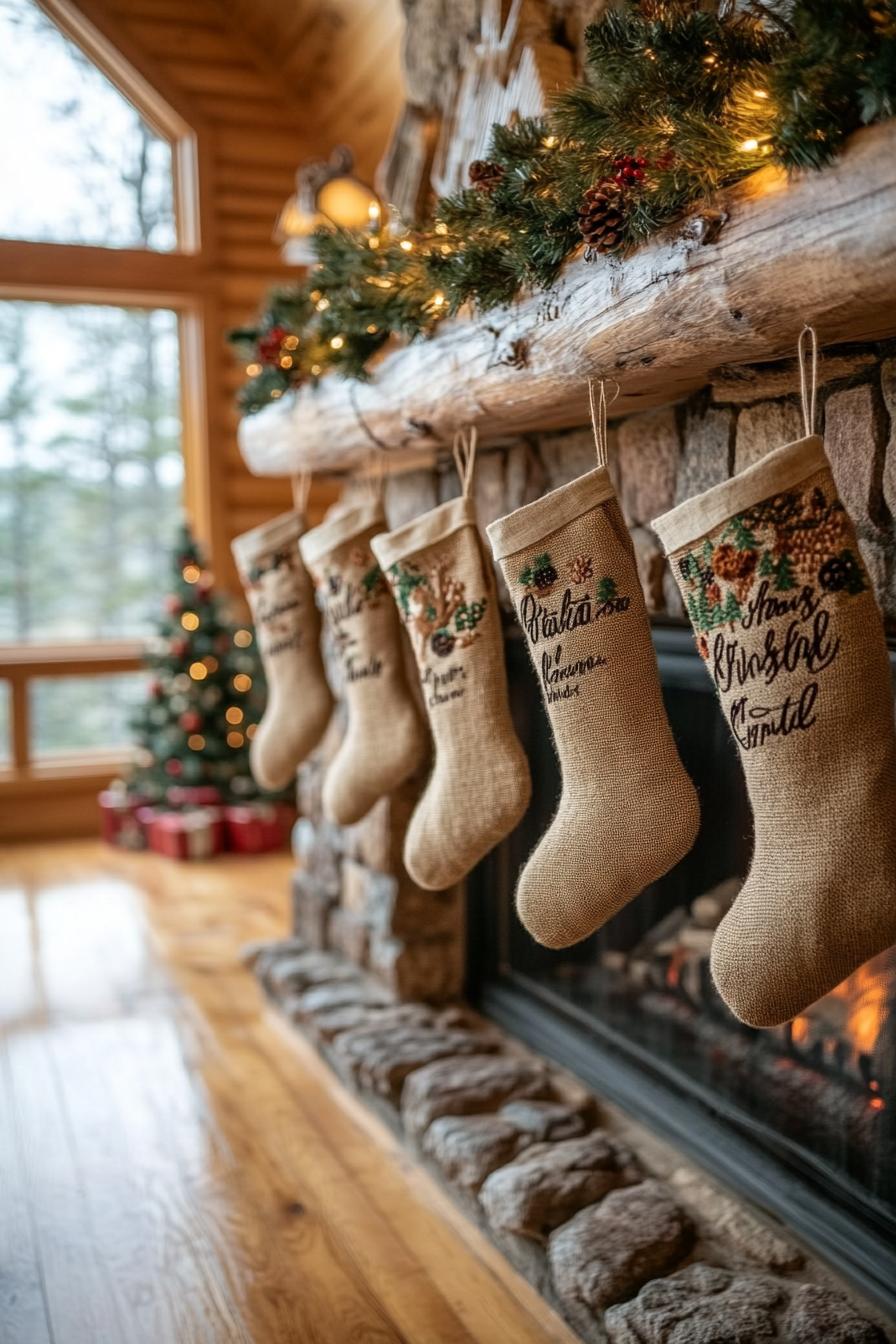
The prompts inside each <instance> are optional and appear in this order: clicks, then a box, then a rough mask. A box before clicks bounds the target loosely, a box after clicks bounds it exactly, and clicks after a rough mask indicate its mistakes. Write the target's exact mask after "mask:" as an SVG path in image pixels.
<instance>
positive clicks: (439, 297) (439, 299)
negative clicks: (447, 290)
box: [430, 289, 445, 308]
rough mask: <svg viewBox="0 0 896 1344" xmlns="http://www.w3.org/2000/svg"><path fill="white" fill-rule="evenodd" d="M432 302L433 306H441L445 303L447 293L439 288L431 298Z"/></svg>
mask: <svg viewBox="0 0 896 1344" xmlns="http://www.w3.org/2000/svg"><path fill="white" fill-rule="evenodd" d="M430 303H431V304H432V306H433V308H441V307H442V306H443V305H444V303H445V295H444V294H443V293H442V291H441V290H440V289H437V290H436V292H435V294H433V296H432V298H431V299H430Z"/></svg>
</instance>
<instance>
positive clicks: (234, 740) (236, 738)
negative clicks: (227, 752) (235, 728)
mask: <svg viewBox="0 0 896 1344" xmlns="http://www.w3.org/2000/svg"><path fill="white" fill-rule="evenodd" d="M244 741H245V738H244V737H243V735H242V733H228V734H227V745H228V747H241V746H242V745H243V742H244Z"/></svg>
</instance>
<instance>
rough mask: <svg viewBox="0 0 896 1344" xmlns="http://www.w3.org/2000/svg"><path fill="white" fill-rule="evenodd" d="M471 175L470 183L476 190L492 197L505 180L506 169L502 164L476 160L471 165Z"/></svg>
mask: <svg viewBox="0 0 896 1344" xmlns="http://www.w3.org/2000/svg"><path fill="white" fill-rule="evenodd" d="M469 174H470V182H471V183H472V184H473V186H474V187H475V188H476V190H477V191H482V192H484V193H485V194H486V195H487V196H490V195H491V193H492V192H493V191H494V189H495V187H496V186H497V185H498V184H499V182H501V180H502V179H503V177H504V169H503V168H502V166H501V164H500V163H492V161H491V160H490V159H474V160H473V162H472V163H471V164H470V167H469Z"/></svg>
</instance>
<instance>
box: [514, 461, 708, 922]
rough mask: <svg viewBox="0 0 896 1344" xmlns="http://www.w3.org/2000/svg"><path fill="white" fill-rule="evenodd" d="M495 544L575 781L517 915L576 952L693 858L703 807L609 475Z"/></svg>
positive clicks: (556, 499)
mask: <svg viewBox="0 0 896 1344" xmlns="http://www.w3.org/2000/svg"><path fill="white" fill-rule="evenodd" d="M602 445H603V440H602V439H601V443H600V445H599V447H600V448H602ZM488 535H489V539H490V541H491V544H492V550H493V552H494V555H495V558H496V560H498V561H500V564H501V568H502V570H503V572H504V577H505V578H506V580H507V586H508V588H509V589H510V592H511V595H512V597H513V601H514V604H515V606H516V610H517V614H518V616H519V619H520V624H521V625H522V627H523V630H524V631H525V633H526V638H527V640H528V643H529V652H530V654H531V656H532V661H533V663H534V664H535V670H536V672H537V674H538V678H539V681H540V683H541V689H542V694H543V696H544V700H545V704H546V706H547V712H548V717H549V719H550V722H551V729H552V731H553V735H554V742H555V745H556V748H557V754H558V756H559V759H560V768H561V773H562V779H563V790H562V794H561V797H560V803H559V806H558V809H557V813H556V816H555V817H554V819H553V821H552V823H551V825H550V827H549V829H548V830H547V831H546V833H545V835H544V836H543V837H542V839H541V841H540V842H539V844H538V846H537V847H536V849H535V851H534V852H533V854H532V856H531V857H530V859H529V861H528V862H527V864H526V866H525V868H524V869H523V871H522V873H521V874H520V878H519V883H518V885H517V893H516V903H517V910H518V911H519V916H520V919H521V920H522V922H523V924H525V926H526V928H527V929H528V930H529V932H530V933H531V934H532V936H533V937H534V938H535V939H536V941H537V942H539V943H544V944H545V945H546V946H548V947H566V946H568V945H569V944H571V943H575V942H578V941H579V940H580V939H582V938H585V937H587V936H588V934H590V933H593V932H594V930H595V929H597V928H599V927H600V926H601V925H602V924H603V923H605V922H606V920H608V919H609V918H610V917H611V916H612V915H614V914H616V912H617V911H618V910H620V909H621V908H622V906H624V905H625V904H626V902H628V901H630V900H631V899H632V897H633V896H637V895H638V893H639V892H640V891H642V890H643V889H644V888H645V887H646V886H648V885H649V884H650V883H651V882H655V881H656V880H657V879H658V878H659V877H661V876H662V875H663V873H665V872H667V871H668V869H670V868H671V867H673V865H674V864H676V863H678V861H679V860H680V859H681V858H683V856H684V855H685V854H686V853H687V852H688V850H689V849H690V847H691V845H692V844H693V842H694V837H695V836H696V833H697V827H698V824H699V808H698V805H697V797H696V794H695V792H694V788H693V785H692V784H691V781H690V779H689V778H688V776H687V775H686V773H685V771H684V769H683V767H682V764H681V761H680V760H679V758H678V752H677V750H676V747H675V743H674V741H673V739H672V731H671V729H670V727H669V721H668V719H667V718H666V711H665V708H664V706H663V701H662V696H661V694H660V684H659V676H658V673H657V665H656V657H655V655H654V651H653V644H652V642H651V638H650V627H649V624H648V620H647V612H646V609H645V606H644V598H643V596H642V593H641V588H640V585H639V583H638V574H637V570H636V568H635V557H634V552H633V550H632V544H631V539H630V537H629V534H628V530H627V528H626V526H625V522H624V520H623V517H622V512H621V510H620V508H619V504H618V502H617V500H616V496H615V493H614V490H613V485H612V482H611V481H610V477H609V473H608V471H607V468H606V466H599V467H598V468H597V469H596V470H594V471H590V472H588V473H587V475H585V476H582V477H580V478H579V479H578V480H576V481H572V482H571V483H570V484H569V485H564V486H561V487H560V489H559V490H554V491H552V492H551V493H550V494H548V495H545V496H544V497H543V498H542V499H539V500H536V502H535V503H534V504H527V505H526V506H525V507H524V508H522V509H518V510H517V511H516V513H511V514H509V515H508V516H507V517H506V518H501V519H499V520H498V521H497V522H495V523H492V524H491V526H490V527H489V528H488Z"/></svg>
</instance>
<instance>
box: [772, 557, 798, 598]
mask: <svg viewBox="0 0 896 1344" xmlns="http://www.w3.org/2000/svg"><path fill="white" fill-rule="evenodd" d="M774 573H775V587H776V588H777V589H778V592H779V593H787V592H790V590H791V588H795V587H796V578H795V576H794V573H793V561H792V560H791V558H790V556H789V555H787V554H786V552H785V554H784V555H782V556H781V558H780V560H779V561H778V562H777V564H776V565H775V567H774Z"/></svg>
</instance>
